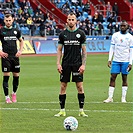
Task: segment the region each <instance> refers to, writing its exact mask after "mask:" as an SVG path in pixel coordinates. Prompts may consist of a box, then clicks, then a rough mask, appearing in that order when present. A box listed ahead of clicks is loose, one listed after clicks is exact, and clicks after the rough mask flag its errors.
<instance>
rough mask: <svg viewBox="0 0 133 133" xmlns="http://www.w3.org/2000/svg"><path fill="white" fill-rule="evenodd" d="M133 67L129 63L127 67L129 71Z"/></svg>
mask: <svg viewBox="0 0 133 133" xmlns="http://www.w3.org/2000/svg"><path fill="white" fill-rule="evenodd" d="M131 69H132V65H131V64H129V65H128V67H127V71H128V72H129V71H131Z"/></svg>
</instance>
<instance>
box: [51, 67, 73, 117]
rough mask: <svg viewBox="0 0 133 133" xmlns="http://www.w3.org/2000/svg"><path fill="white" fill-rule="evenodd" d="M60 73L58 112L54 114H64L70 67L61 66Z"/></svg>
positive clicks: (58, 115)
mask: <svg viewBox="0 0 133 133" xmlns="http://www.w3.org/2000/svg"><path fill="white" fill-rule="evenodd" d="M62 68H63V70H62V74H61V75H60V81H61V84H60V93H59V103H60V112H59V113H58V114H55V115H54V116H57V117H60V116H66V112H65V101H66V88H67V83H68V82H70V74H71V67H70V66H62Z"/></svg>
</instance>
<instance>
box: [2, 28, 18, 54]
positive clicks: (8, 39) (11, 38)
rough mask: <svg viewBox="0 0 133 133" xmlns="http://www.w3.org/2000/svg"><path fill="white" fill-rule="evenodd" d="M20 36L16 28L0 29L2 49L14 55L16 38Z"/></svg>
mask: <svg viewBox="0 0 133 133" xmlns="http://www.w3.org/2000/svg"><path fill="white" fill-rule="evenodd" d="M20 37H21V32H20V31H19V30H18V29H16V28H9V29H8V28H6V27H3V28H1V29H0V40H1V43H2V51H3V52H6V53H8V56H15V54H16V53H17V42H16V41H17V40H18V39H19V38H20Z"/></svg>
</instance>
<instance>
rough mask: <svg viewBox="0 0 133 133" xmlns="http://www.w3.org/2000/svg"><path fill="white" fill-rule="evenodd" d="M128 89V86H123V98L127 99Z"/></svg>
mask: <svg viewBox="0 0 133 133" xmlns="http://www.w3.org/2000/svg"><path fill="white" fill-rule="evenodd" d="M127 89H128V87H127V86H122V97H123V98H126V94H127Z"/></svg>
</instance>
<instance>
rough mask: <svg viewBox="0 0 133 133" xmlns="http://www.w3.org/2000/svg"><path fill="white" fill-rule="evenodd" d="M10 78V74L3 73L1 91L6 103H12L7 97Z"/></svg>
mask: <svg viewBox="0 0 133 133" xmlns="http://www.w3.org/2000/svg"><path fill="white" fill-rule="evenodd" d="M9 77H10V72H3V90H4V94H5V99H6V103H12V101H11V100H10V97H9V89H8V81H9Z"/></svg>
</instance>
